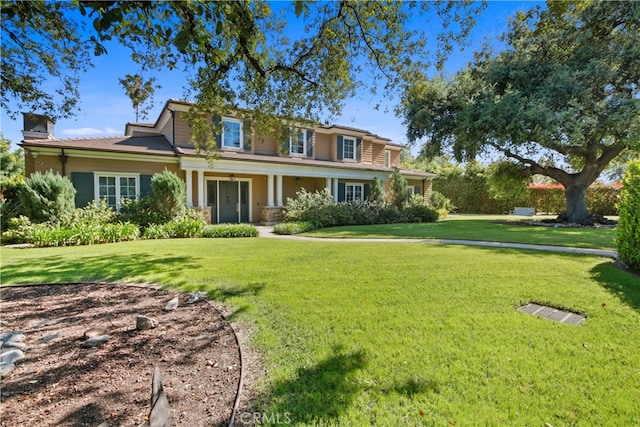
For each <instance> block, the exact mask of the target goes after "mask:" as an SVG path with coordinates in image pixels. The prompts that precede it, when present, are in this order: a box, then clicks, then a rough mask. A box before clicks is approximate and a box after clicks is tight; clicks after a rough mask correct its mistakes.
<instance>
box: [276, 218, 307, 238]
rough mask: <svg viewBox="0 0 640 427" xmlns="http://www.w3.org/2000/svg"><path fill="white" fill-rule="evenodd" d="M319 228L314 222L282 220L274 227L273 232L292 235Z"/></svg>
mask: <svg viewBox="0 0 640 427" xmlns="http://www.w3.org/2000/svg"><path fill="white" fill-rule="evenodd" d="M317 228H318V226H317V224H316V223H313V222H308V221H307V222H303V221H299V222H281V223H279V224H276V225H275V226H274V227H273V232H274V233H276V234H281V235H292V234H300V233H306V232H307V231H312V230H316V229H317Z"/></svg>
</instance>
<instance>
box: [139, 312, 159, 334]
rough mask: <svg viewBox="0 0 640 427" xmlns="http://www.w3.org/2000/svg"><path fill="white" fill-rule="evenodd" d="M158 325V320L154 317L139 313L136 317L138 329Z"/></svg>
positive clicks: (141, 329)
mask: <svg viewBox="0 0 640 427" xmlns="http://www.w3.org/2000/svg"><path fill="white" fill-rule="evenodd" d="M156 326H158V321H157V320H156V319H154V318H153V317H148V316H143V315H140V314H139V315H138V316H137V317H136V329H138V330H139V331H144V330H146V329H152V328H155V327H156Z"/></svg>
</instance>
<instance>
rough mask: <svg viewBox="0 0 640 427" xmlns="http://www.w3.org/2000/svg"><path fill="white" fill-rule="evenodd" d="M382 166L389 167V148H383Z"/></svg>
mask: <svg viewBox="0 0 640 427" xmlns="http://www.w3.org/2000/svg"><path fill="white" fill-rule="evenodd" d="M384 167H385V168H390V167H391V151H389V150H384Z"/></svg>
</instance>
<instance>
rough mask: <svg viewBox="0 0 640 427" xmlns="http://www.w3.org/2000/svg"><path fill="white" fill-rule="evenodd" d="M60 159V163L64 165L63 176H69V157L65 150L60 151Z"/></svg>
mask: <svg viewBox="0 0 640 427" xmlns="http://www.w3.org/2000/svg"><path fill="white" fill-rule="evenodd" d="M58 159H60V163H61V164H62V176H67V167H66V165H67V160H68V159H69V156H67V155H66V154H64V148H61V149H60V154H59V155H58Z"/></svg>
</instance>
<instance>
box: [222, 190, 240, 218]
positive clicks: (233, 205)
mask: <svg viewBox="0 0 640 427" xmlns="http://www.w3.org/2000/svg"><path fill="white" fill-rule="evenodd" d="M218 182H219V187H218V188H219V192H218V206H219V209H220V210H219V212H220V221H218V222H238V221H239V218H238V209H240V204H239V202H240V200H239V197H238V183H237V182H231V181H218Z"/></svg>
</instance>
